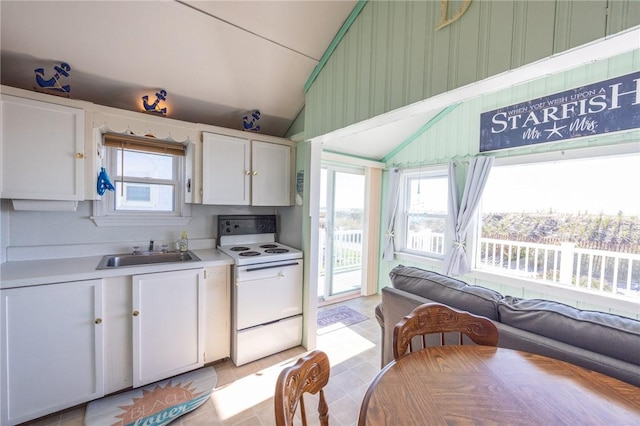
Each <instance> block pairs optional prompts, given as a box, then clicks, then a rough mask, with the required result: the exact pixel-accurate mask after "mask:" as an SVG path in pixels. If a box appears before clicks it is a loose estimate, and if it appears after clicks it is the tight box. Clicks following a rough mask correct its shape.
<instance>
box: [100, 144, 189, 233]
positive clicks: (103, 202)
mask: <svg viewBox="0 0 640 426" xmlns="http://www.w3.org/2000/svg"><path fill="white" fill-rule="evenodd" d="M161 142H166V141H161ZM167 143H170V142H167ZM119 149H120V148H119V147H114V146H104V145H102V144H101V145H100V157H101V158H102V159H103V160H104V167H105V168H106V169H107V170H109V171H116V170H117V161H118V150H119ZM125 149H126V148H125ZM185 150H186V152H185V155H171V153H167V155H171V156H172V158H173V161H172V163H173V164H172V169H173V172H172V173H173V176H174V179H172V180H167V179H152V178H139V177H127V176H124V183H134V184H136V183H142V184H146V183H149V184H159V185H167V184H168V185H172V186H173V187H174V191H173V209H172V210H171V211H166V210H165V211H149V210H116V207H115V194H114V192H115V191H107V192H105V194H104V195H103V196H102V197H101V199H98V200H95V201H94V202H93V216H91V219H92V220H93V221H94V223H95V224H96V225H97V226H159V225H160V226H162V225H175V226H184V225H186V224H188V223H189V221H190V220H191V206H190V204H188V203H187V202H186V199H185V198H186V194H185V189H186V187H187V186H188V185H189V183H187V179H186V170H187V161H189V159H190V158H191V156H190V155H189V145H186V146H185ZM131 151H137V152H141V151H139V150H135V149H132V150H131ZM148 154H155V155H158V154H159V153H158V152H153V151H149V152H148ZM121 179H122V177H120V176H118V175H117V173H114V175H113V176H112V183H113V184H114V186H116V187H117V186H118V185H117V184H118V183H120V182H121V181H122V180H121ZM117 190H118V189H116V191H117Z"/></svg>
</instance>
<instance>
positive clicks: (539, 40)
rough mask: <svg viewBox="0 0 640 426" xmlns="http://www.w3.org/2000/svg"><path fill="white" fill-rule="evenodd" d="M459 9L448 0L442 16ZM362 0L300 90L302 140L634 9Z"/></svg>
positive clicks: (624, 22)
mask: <svg viewBox="0 0 640 426" xmlns="http://www.w3.org/2000/svg"><path fill="white" fill-rule="evenodd" d="M460 4H461V2H460V1H450V5H449V10H450V14H452V13H455V11H457V10H458V8H459V6H460ZM439 8H440V1H424V0H423V1H369V2H367V4H366V5H365V6H364V8H363V9H362V11H361V12H360V14H359V15H358V17H357V18H356V20H355V21H354V23H353V24H352V25H351V27H350V28H349V30H348V31H347V33H346V34H345V36H344V38H343V39H342V41H341V42H340V43H339V44H338V46H337V47H336V49H335V51H334V52H333V54H332V55H331V57H330V58H329V60H328V61H327V63H326V64H325V66H324V68H323V69H322V71H320V73H319V74H318V77H317V78H316V80H315V81H314V82H313V84H312V85H311V86H310V88H309V90H308V92H307V95H306V99H305V125H304V127H305V136H306V137H307V138H311V137H314V136H318V135H322V134H325V133H328V132H331V131H333V130H336V129H339V128H342V127H345V126H347V125H350V124H353V123H356V122H359V121H362V120H365V119H367V118H371V117H374V116H376V115H379V114H382V113H385V112H388V111H391V110H394V109H397V108H399V107H402V106H405V105H409V104H411V103H414V102H417V101H420V100H424V99H427V98H429V97H432V96H434V95H437V94H440V93H443V92H446V91H449V90H452V89H455V88H458V87H461V86H464V85H466V84H469V83H472V82H474V81H478V80H482V79H484V78H486V77H489V76H492V75H495V74H498V73H501V72H504V71H507V70H510V69H514V68H517V67H520V66H522V65H525V64H527V63H530V62H533V61H536V60H539V59H542V58H545V57H548V56H550V55H552V54H555V53H558V52H562V51H565V50H567V49H570V48H573V47H576V46H579V45H582V44H584V43H587V42H590V41H593V40H597V39H600V38H602V37H604V36H606V35H611V34H615V33H617V32H619V31H621V30H624V29H628V28H631V27H633V26H636V25H639V24H640V1H637V0H609V1H607V0H584V1H582V0H576V1H565V0H529V1H526V0H495V1H494V0H473V1H472V3H471V5H470V7H469V9H468V10H467V11H466V13H465V14H464V15H462V17H461V18H460V19H459V20H458V21H456V22H454V23H453V24H451V25H449V26H447V27H445V28H443V29H441V30H439V31H435V30H434V28H435V26H436V23H437V22H438V17H439Z"/></svg>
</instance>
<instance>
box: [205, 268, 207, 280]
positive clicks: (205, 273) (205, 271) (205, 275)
mask: <svg viewBox="0 0 640 426" xmlns="http://www.w3.org/2000/svg"><path fill="white" fill-rule="evenodd" d="M204 279H205V280H206V279H207V270H206V269H205V270H204Z"/></svg>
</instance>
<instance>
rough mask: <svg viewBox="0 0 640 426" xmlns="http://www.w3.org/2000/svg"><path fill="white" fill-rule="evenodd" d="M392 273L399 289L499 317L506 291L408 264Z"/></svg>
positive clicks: (395, 285)
mask: <svg viewBox="0 0 640 426" xmlns="http://www.w3.org/2000/svg"><path fill="white" fill-rule="evenodd" d="M389 277H391V284H392V285H393V287H395V288H397V289H398V290H403V291H406V292H409V293H413V294H416V295H418V296H421V297H425V298H427V299H431V300H433V301H435V302H438V303H443V304H445V305H449V306H451V307H454V308H457V309H461V310H463V311H467V312H471V313H473V314H476V315H482V316H484V317H487V318H490V319H493V320H497V319H498V301H500V299H502V295H501V294H500V293H498V292H497V291H493V290H490V289H488V288H484V287H480V286H475V285H468V284H467V283H465V282H462V281H460V280H457V279H455V278H451V277H448V276H446V275H442V274H438V273H437V272H432V271H426V270H424V269H419V268H414V267H410V266H404V265H398V266H396V267H395V268H393V269H392V270H391V272H389Z"/></svg>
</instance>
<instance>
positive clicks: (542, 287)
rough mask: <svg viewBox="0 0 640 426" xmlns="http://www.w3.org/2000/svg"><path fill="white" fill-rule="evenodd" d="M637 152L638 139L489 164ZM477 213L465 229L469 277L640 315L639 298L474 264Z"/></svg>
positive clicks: (478, 213) (515, 163)
mask: <svg viewBox="0 0 640 426" xmlns="http://www.w3.org/2000/svg"><path fill="white" fill-rule="evenodd" d="M638 152H640V142H631V143H625V144H618V145H611V146H599V147H590V148H578V149H574V150H561V151H554V152H546V153H538V154H529V155H519V156H509V157H502V158H496V159H495V162H494V165H493V167H500V166H509V165H517V164H531V163H539V162H548V161H558V160H578V159H583V158H593V157H605V156H613V155H625V154H637V153H638ZM481 213H482V212H481V211H480V209H478V212H477V216H476V219H475V220H474V224H473V225H472V226H471V227H470V229H469V232H468V233H467V244H468V245H467V247H469V248H470V249H469V250H468V251H467V259H468V261H469V262H470V263H469V265H471V271H470V272H469V273H468V274H467V276H468V277H469V278H472V279H477V280H480V281H484V282H488V283H493V284H496V285H498V286H508V287H509V288H511V289H518V290H519V291H520V292H521V293H520V294H519V295H517V294H513V292H508V293H510V294H512V295H514V296H519V297H524V298H527V297H529V296H528V294H527V293H530V292H531V293H541V294H542V295H548V296H549V298H551V299H552V298H553V297H555V298H558V299H560V300H565V301H570V300H575V301H576V302H577V303H575V305H576V306H578V305H580V304H585V303H588V304H592V305H597V306H602V307H603V308H608V309H609V311H610V312H615V311H623V312H636V313H638V317H639V318H640V301H634V300H631V299H629V298H623V297H620V296H616V295H613V294H606V293H605V294H602V293H595V292H591V291H586V290H584V289H581V288H577V287H567V286H563V285H560V284H555V283H548V282H542V281H538V280H532V279H526V278H522V277H518V276H514V275H507V274H500V273H497V272H495V271H490V270H486V269H478V268H476V258H477V257H476V254H477V250H478V246H477V243H478V240H479V238H480V229H479V226H478V224H479V223H480V220H479V217H480V215H481Z"/></svg>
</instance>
